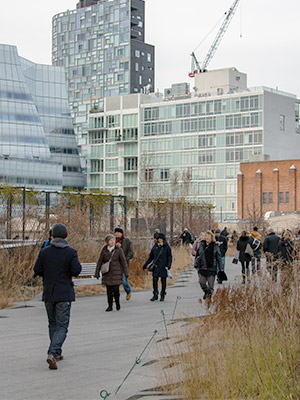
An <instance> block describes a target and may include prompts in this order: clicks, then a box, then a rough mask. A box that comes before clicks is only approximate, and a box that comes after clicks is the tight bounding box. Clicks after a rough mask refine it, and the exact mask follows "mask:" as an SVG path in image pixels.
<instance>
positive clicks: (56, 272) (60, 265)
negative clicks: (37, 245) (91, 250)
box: [33, 238, 81, 302]
mask: <svg viewBox="0 0 300 400" xmlns="http://www.w3.org/2000/svg"><path fill="white" fill-rule="evenodd" d="M33 270H34V273H35V275H39V276H42V277H43V297H42V300H43V301H45V302H63V301H65V302H67V301H75V292H74V288H73V286H74V284H73V282H72V276H78V275H79V274H80V272H81V265H80V262H79V260H78V256H77V251H76V250H74V249H72V247H70V246H69V244H68V242H67V241H66V240H65V239H61V238H54V239H53V240H51V244H50V246H47V247H45V248H44V249H42V250H41V251H40V253H39V255H38V258H37V260H36V262H35V264H34V267H33Z"/></svg>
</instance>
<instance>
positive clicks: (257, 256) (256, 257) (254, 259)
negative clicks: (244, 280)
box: [251, 251, 261, 274]
mask: <svg viewBox="0 0 300 400" xmlns="http://www.w3.org/2000/svg"><path fill="white" fill-rule="evenodd" d="M260 259H261V251H254V256H253V257H252V260H251V265H252V274H255V272H256V271H259V270H260ZM255 264H256V267H255Z"/></svg>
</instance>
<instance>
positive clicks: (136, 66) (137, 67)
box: [135, 63, 139, 71]
mask: <svg viewBox="0 0 300 400" xmlns="http://www.w3.org/2000/svg"><path fill="white" fill-rule="evenodd" d="M135 70H136V71H138V70H139V63H135Z"/></svg>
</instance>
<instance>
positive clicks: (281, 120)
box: [279, 115, 285, 132]
mask: <svg viewBox="0 0 300 400" xmlns="http://www.w3.org/2000/svg"><path fill="white" fill-rule="evenodd" d="M279 130H280V131H281V132H284V131H285V115H280V117H279Z"/></svg>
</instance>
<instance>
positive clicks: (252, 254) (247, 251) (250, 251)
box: [245, 243, 254, 258]
mask: <svg viewBox="0 0 300 400" xmlns="http://www.w3.org/2000/svg"><path fill="white" fill-rule="evenodd" d="M245 254H248V256H250V257H251V258H252V257H253V256H254V253H253V250H252V247H251V246H250V244H249V243H247V246H246V250H245Z"/></svg>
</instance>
